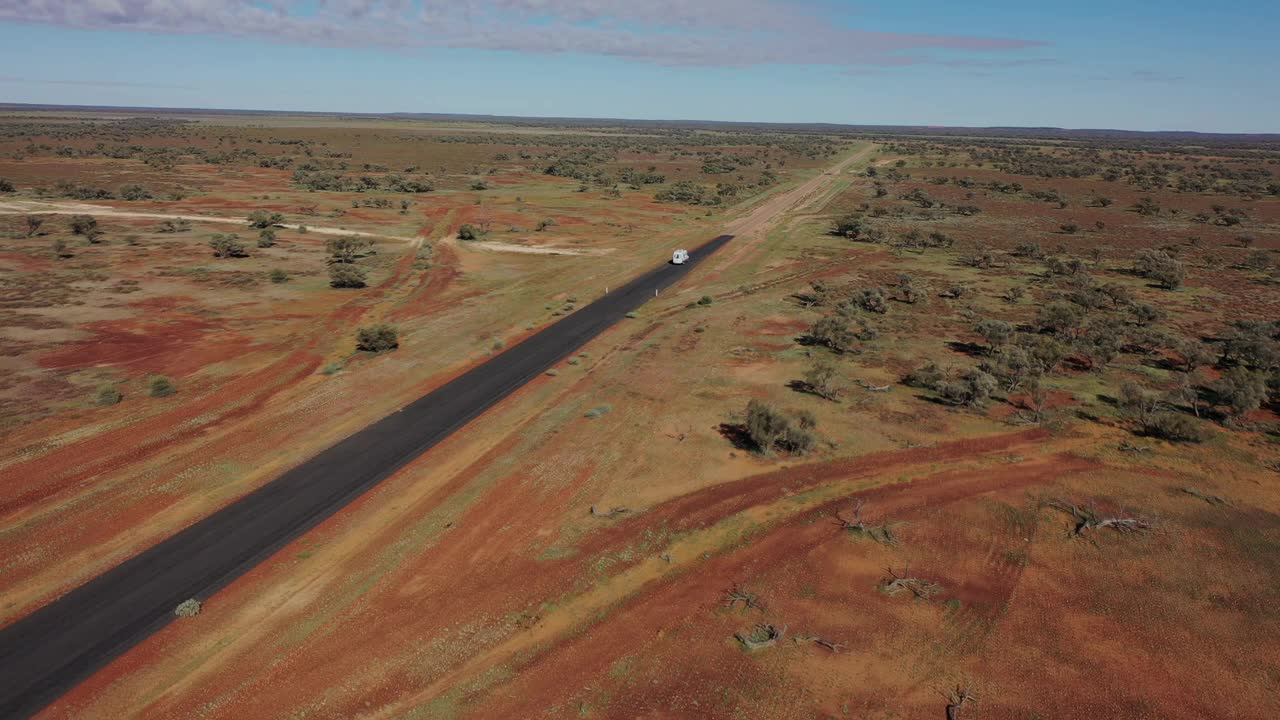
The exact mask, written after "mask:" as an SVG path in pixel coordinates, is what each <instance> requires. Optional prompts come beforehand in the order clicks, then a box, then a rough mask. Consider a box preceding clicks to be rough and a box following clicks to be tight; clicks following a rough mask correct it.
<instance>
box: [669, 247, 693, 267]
mask: <svg viewBox="0 0 1280 720" xmlns="http://www.w3.org/2000/svg"><path fill="white" fill-rule="evenodd" d="M688 261H689V251H688V250H685V249H683V248H682V249H680V250H677V251H675V252H673V253H671V264H672V265H683V264H685V263H686V262H688Z"/></svg>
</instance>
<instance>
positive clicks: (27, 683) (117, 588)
mask: <svg viewBox="0 0 1280 720" xmlns="http://www.w3.org/2000/svg"><path fill="white" fill-rule="evenodd" d="M732 237H733V236H732V235H721V236H720V237H717V238H715V239H714V240H711V241H710V242H708V243H706V244H704V245H703V246H702V247H700V248H698V249H696V250H694V251H693V252H692V253H691V255H690V258H689V262H688V263H687V264H685V265H670V264H667V265H663V266H661V267H658V268H656V269H654V270H651V271H649V272H647V273H645V274H644V275H641V276H640V277H638V278H636V279H635V280H633V281H631V282H630V283H628V284H627V285H625V286H624V287H622V288H618V289H617V290H615V291H614V292H612V293H610V294H608V295H606V296H604V297H603V298H601V299H600V300H597V301H595V302H593V303H591V304H590V305H588V306H586V307H584V308H582V309H581V310H579V311H577V312H575V313H573V314H572V315H570V316H568V317H566V318H564V319H563V320H561V321H559V322H557V323H556V324H554V325H551V326H550V327H548V328H546V329H545V330H543V331H542V332H539V333H538V334H536V335H534V336H533V337H530V338H529V339H527V340H525V341H524V342H522V343H520V344H519V345H516V346H514V347H512V348H511V349H509V350H507V351H506V352H504V353H502V354H501V355H498V356H497V357H495V358H493V359H492V360H489V361H488V362H486V363H484V364H483V365H481V366H479V367H477V368H475V369H473V370H471V371H470V372H468V373H466V374H465V375H462V376H460V377H458V378H457V379H455V380H453V381H452V382H450V383H448V384H446V385H444V386H443V387H441V388H439V389H437V390H435V391H433V392H431V393H430V394H428V395H426V396H424V397H422V398H420V399H418V400H416V401H414V402H413V403H411V404H410V405H408V406H406V407H405V408H403V409H401V410H399V411H397V412H395V413H392V414H391V415H389V416H387V417H385V418H383V419H382V420H379V421H378V422H376V423H374V424H372V425H370V426H369V427H367V428H365V429H364V430H361V431H360V432H358V433H356V434H355V435H352V436H351V437H349V438H347V439H345V440H343V441H341V442H339V443H338V444H336V445H334V446H333V447H331V448H329V449H328V450H325V451H324V452H322V453H320V454H319V455H317V456H316V457H314V458H312V459H311V460H308V461H307V462H305V463H303V464H302V465H299V466H298V467H296V468H294V469H293V470H290V471H289V472H287V473H285V474H284V475H282V476H280V477H279V478H278V479H276V480H275V481H273V482H271V483H270V484H268V485H265V486H263V487H262V488H260V489H258V490H256V491H254V492H253V493H251V494H249V495H247V496H245V497H244V498H242V499H240V500H238V501H236V502H235V503H234V504H232V505H230V506H228V507H226V508H224V509H222V510H220V511H218V512H217V513H214V514H213V515H211V516H209V517H207V518H205V519H204V520H201V521H200V522H198V523H196V524H195V525H193V526H191V527H189V528H187V529H186V530H183V531H182V532H180V533H178V534H177V535H175V536H173V537H171V538H169V539H168V540H165V541H163V542H161V543H160V544H158V545H156V546H154V547H152V548H150V549H149V550H146V551H144V552H143V553H141V554H140V555H138V556H136V557H134V558H132V559H130V560H128V561H126V562H125V563H123V564H122V565H120V566H118V567H116V568H115V569H113V570H110V571H108V572H106V573H104V574H103V575H101V576H99V577H97V578H95V579H93V580H91V581H89V582H88V583H86V584H84V585H82V586H80V587H79V588H77V589H75V590H73V591H71V592H70V593H68V594H66V595H64V596H63V597H61V598H59V599H58V600H55V601H54V602H52V603H50V604H49V605H46V606H45V607H43V608H41V609H39V610H37V611H36V612H34V613H32V614H31V615H28V616H27V617H25V618H23V619H21V620H19V621H17V622H15V623H13V624H12V625H10V626H9V627H7V628H4V629H2V630H0V718H11V717H22V716H27V715H31V714H34V713H36V712H38V711H39V710H40V709H41V708H43V707H44V706H45V705H47V704H48V703H50V702H52V701H53V700H55V699H56V698H57V697H58V696H59V695H61V694H62V693H64V692H66V691H67V690H68V689H70V688H71V687H73V686H74V685H75V684H76V683H78V682H79V681H81V680H83V679H84V678H85V677H87V676H88V675H89V674H91V673H92V672H93V671H95V670H97V669H98V668H100V667H102V666H104V665H106V664H107V663H108V662H110V661H111V660H112V659H113V658H115V657H117V656H118V655H120V654H121V653H123V652H124V651H126V650H128V649H129V648H130V647H132V646H134V645H135V644H137V643H138V642H140V641H141V640H142V639H144V638H146V637H147V636H148V635H150V634H151V633H153V632H155V631H156V630H158V629H160V628H161V627H163V626H164V625H165V624H166V623H168V622H169V621H170V620H171V619H173V617H174V615H173V609H174V608H175V607H176V606H177V605H178V603H180V602H182V601H183V600H186V599H187V598H193V597H194V598H197V599H201V600H203V599H206V598H208V597H210V596H211V595H213V594H214V593H215V592H217V591H218V590H219V589H221V588H222V587H225V586H226V585H227V584H228V583H230V582H231V581H232V580H234V579H236V578H237V577H239V576H240V575H243V574H244V573H245V572H247V571H248V570H250V569H251V568H253V567H254V566H255V565H257V564H258V563H260V562H262V561H263V560H264V559H266V558H267V557H269V556H271V555H272V554H273V553H275V552H276V551H277V550H279V549H280V548H281V547H283V546H284V545H286V544H287V543H289V542H290V541H292V540H293V539H295V538H297V537H298V536H299V535H301V534H303V533H305V532H306V531H307V530H309V529H311V528H313V527H315V526H316V525H318V524H319V523H320V522H321V521H323V520H324V519H325V518H328V517H329V516H331V515H333V514H334V513H335V512H337V511H338V510H340V509H341V508H343V507H344V506H346V505H347V504H348V503H350V502H351V501H352V500H354V499H355V498H357V497H359V496H360V495H361V494H363V493H364V492H366V491H367V490H369V489H370V488H372V487H373V486H374V485H377V484H378V483H379V482H380V481H382V480H383V479H385V478H387V477H389V476H390V475H391V474H392V473H394V472H395V471H396V470H399V469H400V468H401V467H404V466H405V465H406V464H407V463H409V462H410V461H411V460H413V459H414V458H416V457H418V456H419V455H421V454H422V453H423V452H425V451H426V450H427V449H428V448H430V447H431V446H433V445H435V444H436V443H438V442H440V441H441V440H443V439H444V438H446V437H448V436H449V435H450V434H452V433H453V432H455V431H456V430H458V429H459V428H461V427H462V426H463V425H466V424H467V423H468V422H470V421H471V420H472V419H474V418H475V417H477V416H478V415H480V414H481V413H482V412H484V411H485V410H487V409H489V408H490V407H492V406H493V405H495V404H496V403H498V402H499V401H500V400H502V399H503V398H505V397H507V396H508V395H510V394H511V393H512V392H513V391H515V390H516V389H518V388H520V387H521V386H523V385H524V384H525V383H527V382H529V381H530V380H532V379H533V378H535V377H537V376H538V375H539V374H541V373H543V372H545V371H546V370H547V369H549V368H550V367H552V366H553V365H555V364H556V363H558V362H560V361H561V360H563V359H564V358H566V357H568V356H569V355H570V354H572V353H573V352H574V351H576V350H577V349H578V348H580V347H582V346H583V345H584V344H586V342H587V341H589V340H591V339H592V338H594V337H595V336H596V335H599V334H600V333H601V332H603V331H604V330H605V329H607V328H608V327H609V326H611V325H613V324H614V323H616V322H618V321H619V320H621V319H622V317H623V316H624V315H626V313H628V312H630V311H632V310H634V309H636V308H637V307H639V306H640V305H641V304H643V303H644V302H645V301H646V300H648V299H650V298H652V297H653V296H654V291H655V290H661V289H662V288H665V287H667V286H668V285H670V284H672V283H674V282H675V281H677V280H679V279H680V278H682V277H684V275H685V274H686V273H688V272H689V271H690V270H691V269H692V268H693V267H694V266H695V265H697V264H698V263H699V262H700V261H702V260H703V259H704V258H706V257H707V256H708V255H710V254H711V253H714V252H715V251H716V250H718V249H719V248H720V247H721V246H723V245H724V244H725V243H727V242H728V241H729V240H730V239H732ZM406 351H408V350H402V351H401V352H406Z"/></svg>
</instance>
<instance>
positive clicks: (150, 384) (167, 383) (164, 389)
mask: <svg viewBox="0 0 1280 720" xmlns="http://www.w3.org/2000/svg"><path fill="white" fill-rule="evenodd" d="M147 392H148V393H150V394H151V397H169V396H170V395H173V394H174V393H176V392H178V386H177V385H175V384H174V382H173V380H171V379H170V378H167V377H165V376H163V375H154V376H152V377H151V379H150V380H148V381H147Z"/></svg>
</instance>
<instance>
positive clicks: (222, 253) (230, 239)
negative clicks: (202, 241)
mask: <svg viewBox="0 0 1280 720" xmlns="http://www.w3.org/2000/svg"><path fill="white" fill-rule="evenodd" d="M209 247H210V248H212V249H213V256H214V257H219V258H240V257H248V255H249V253H248V252H247V251H246V250H245V244H244V243H242V242H240V236H239V235H231V234H227V235H222V234H218V235H214V236H213V237H211V238H209Z"/></svg>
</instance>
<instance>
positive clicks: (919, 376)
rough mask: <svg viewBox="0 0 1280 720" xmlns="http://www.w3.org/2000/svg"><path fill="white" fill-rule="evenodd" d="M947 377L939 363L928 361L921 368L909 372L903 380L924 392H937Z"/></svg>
mask: <svg viewBox="0 0 1280 720" xmlns="http://www.w3.org/2000/svg"><path fill="white" fill-rule="evenodd" d="M946 377H947V376H946V374H945V373H944V372H943V371H942V368H940V367H938V364H937V363H935V362H934V361H932V360H928V361H926V362H925V363H924V364H923V365H921V366H920V367H918V368H915V369H913V370H911V371H910V372H908V373H907V374H906V376H904V377H903V378H902V382H903V383H905V384H907V385H909V386H911V387H915V388H920V389H922V390H936V389H937V388H938V386H939V385H941V384H942V381H943V380H945V379H946Z"/></svg>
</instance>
